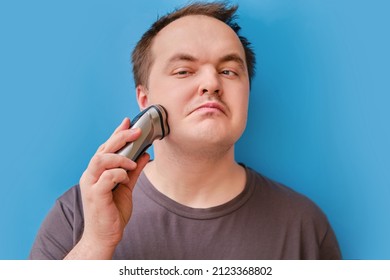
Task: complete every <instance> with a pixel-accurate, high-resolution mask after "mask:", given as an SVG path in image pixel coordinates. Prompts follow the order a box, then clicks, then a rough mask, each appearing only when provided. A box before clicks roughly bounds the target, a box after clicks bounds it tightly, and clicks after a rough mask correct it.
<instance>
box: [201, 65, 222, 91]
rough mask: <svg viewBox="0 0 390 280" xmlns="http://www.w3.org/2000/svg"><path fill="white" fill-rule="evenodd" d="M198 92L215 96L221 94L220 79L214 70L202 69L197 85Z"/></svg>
mask: <svg viewBox="0 0 390 280" xmlns="http://www.w3.org/2000/svg"><path fill="white" fill-rule="evenodd" d="M199 93H200V94H201V95H204V94H208V95H217V96H220V95H221V94H222V86H221V81H220V77H219V75H218V72H217V71H216V70H214V69H208V70H205V71H204V73H203V75H202V78H201V82H200V86H199Z"/></svg>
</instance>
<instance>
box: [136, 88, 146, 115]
mask: <svg viewBox="0 0 390 280" xmlns="http://www.w3.org/2000/svg"><path fill="white" fill-rule="evenodd" d="M136 91H137V102H138V106H139V108H140V109H141V111H142V110H143V109H145V108H146V107H148V106H149V98H148V96H149V92H148V89H147V88H146V87H145V86H142V85H138V86H137V88H136Z"/></svg>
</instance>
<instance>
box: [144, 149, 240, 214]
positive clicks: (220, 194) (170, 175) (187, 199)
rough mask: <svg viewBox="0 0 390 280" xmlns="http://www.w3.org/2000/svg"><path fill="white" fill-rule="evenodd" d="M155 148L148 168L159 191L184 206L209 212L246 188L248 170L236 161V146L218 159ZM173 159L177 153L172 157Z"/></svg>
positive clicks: (150, 177)
mask: <svg viewBox="0 0 390 280" xmlns="http://www.w3.org/2000/svg"><path fill="white" fill-rule="evenodd" d="M159 148H161V147H158V146H155V159H154V160H153V161H151V162H150V163H149V164H148V165H147V166H146V168H145V173H146V176H147V177H148V178H149V180H150V181H151V182H152V184H153V185H154V186H155V187H156V189H157V190H159V191H160V192H162V193H163V194H165V195H166V196H168V197H170V198H171V199H173V200H175V201H177V202H178V203H181V204H183V205H186V206H189V207H193V208H209V207H213V206H217V205H221V204H223V203H226V202H228V201H229V200H231V199H233V198H234V197H235V196H237V195H238V194H239V193H240V192H241V191H242V190H243V189H244V186H245V182H246V174H245V170H244V168H242V167H241V166H240V165H238V164H237V163H236V162H235V160H234V146H232V147H231V148H230V149H229V150H228V151H226V152H224V153H220V154H219V155H218V156H216V155H212V154H210V153H203V155H202V154H199V153H198V154H196V155H194V156H191V155H188V154H185V155H184V154H182V155H180V154H178V153H177V152H175V153H174V155H175V156H170V153H169V152H167V149H166V147H165V148H164V149H159ZM172 155H173V153H172Z"/></svg>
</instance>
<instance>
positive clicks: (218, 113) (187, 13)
mask: <svg viewBox="0 0 390 280" xmlns="http://www.w3.org/2000/svg"><path fill="white" fill-rule="evenodd" d="M235 10H236V8H235V7H234V8H226V7H225V6H224V5H222V4H192V5H190V6H188V7H187V8H183V9H181V10H178V11H176V12H175V13H172V14H170V15H168V16H166V17H164V18H162V19H160V20H159V21H158V23H156V24H154V25H153V26H152V28H151V29H150V30H149V31H147V32H146V35H144V37H143V38H142V39H141V42H140V43H139V44H138V45H137V47H136V50H135V51H134V54H133V59H134V69H135V79H136V86H137V87H136V91H137V101H138V104H139V106H140V108H141V109H143V108H145V107H147V106H150V105H152V104H161V105H162V106H164V107H165V108H166V109H167V111H168V115H169V117H168V119H169V125H170V128H171V133H170V134H169V135H168V136H167V137H166V138H164V141H159V142H158V143H155V151H156V149H157V150H160V151H163V150H164V151H168V150H169V149H175V152H173V153H174V154H178V153H182V154H183V153H185V154H187V155H190V154H191V155H197V154H199V153H200V151H202V152H204V153H205V154H207V155H211V154H218V153H219V154H221V153H226V152H227V151H233V149H232V147H233V146H234V143H235V142H236V141H237V140H238V139H239V137H240V136H241V135H242V133H243V131H244V129H245V126H246V119H247V112H248V98H249V87H250V77H251V75H253V67H254V66H253V64H254V55H253V53H252V51H251V50H250V49H249V46H248V44H247V43H245V42H246V40H245V39H243V38H242V37H240V36H238V35H237V31H238V29H239V27H238V26H237V25H236V24H234V23H233V15H234V12H235ZM243 42H244V43H243ZM140 54H143V55H140ZM162 145H165V146H164V148H161V149H159V148H158V147H160V146H161V147H162ZM179 150H180V152H179Z"/></svg>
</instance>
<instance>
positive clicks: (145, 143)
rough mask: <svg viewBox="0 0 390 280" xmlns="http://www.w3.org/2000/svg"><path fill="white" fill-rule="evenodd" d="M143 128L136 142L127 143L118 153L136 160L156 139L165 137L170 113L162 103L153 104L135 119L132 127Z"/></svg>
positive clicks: (167, 132)
mask: <svg viewBox="0 0 390 280" xmlns="http://www.w3.org/2000/svg"><path fill="white" fill-rule="evenodd" d="M136 127H139V128H140V129H141V135H140V137H139V138H138V139H137V140H135V141H134V142H130V143H127V144H126V145H125V146H124V147H123V148H122V149H120V150H119V151H118V152H117V154H120V155H123V156H126V157H127V158H129V159H131V160H133V161H136V160H137V159H138V158H139V157H140V155H142V154H143V153H144V152H145V151H146V150H147V149H148V148H149V147H150V146H151V145H152V143H153V142H154V140H156V139H160V140H161V139H163V138H164V137H165V136H167V135H168V134H169V125H168V114H167V111H166V110H165V108H164V107H163V106H161V105H152V106H150V107H148V108H146V109H145V110H143V111H142V112H141V113H139V114H138V115H137V116H136V117H135V118H134V119H133V120H132V124H131V128H136Z"/></svg>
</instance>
